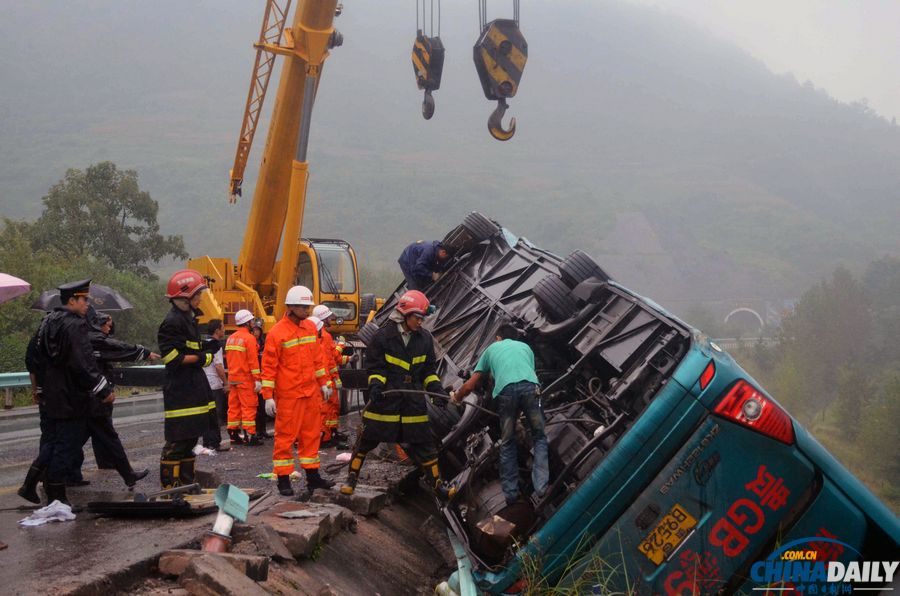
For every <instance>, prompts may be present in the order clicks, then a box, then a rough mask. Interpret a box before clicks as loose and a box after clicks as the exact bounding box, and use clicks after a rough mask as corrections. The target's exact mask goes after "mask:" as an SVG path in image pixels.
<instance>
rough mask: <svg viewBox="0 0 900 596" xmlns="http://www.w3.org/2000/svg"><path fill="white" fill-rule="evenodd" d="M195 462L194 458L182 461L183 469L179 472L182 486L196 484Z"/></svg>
mask: <svg viewBox="0 0 900 596" xmlns="http://www.w3.org/2000/svg"><path fill="white" fill-rule="evenodd" d="M194 460H195V458H193V457H192V458H190V459H183V460H181V467H180V468H179V470H178V480H179V483H180V484H181V486H187V485H188V484H193V483H194Z"/></svg>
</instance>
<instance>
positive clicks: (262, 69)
mask: <svg viewBox="0 0 900 596" xmlns="http://www.w3.org/2000/svg"><path fill="white" fill-rule="evenodd" d="M290 9H291V0H282V1H279V0H268V2H266V10H265V13H264V14H263V23H262V28H261V29H260V32H259V43H257V44H255V46H256V61H255V62H254V64H253V74H252V75H251V77H250V90H249V91H248V93H247V104H246V106H245V108H244V120H243V122H242V123H241V135H240V137H238V146H237V152H236V153H235V156H234V166H233V167H232V168H231V171H230V172H229V176H230V178H231V181H230V183H229V188H228V190H229V202H231V203H235V202H237V198H238V197H239V196H241V186H242V184H243V182H244V169H245V168H246V167H247V158H248V157H249V155H250V147H251V146H252V145H253V136H254V135H255V134H256V125H257V123H258V122H259V115H260V113H261V112H262V108H263V103H264V102H265V99H266V90H267V89H268V87H269V78H270V77H271V76H272V69H273V68H274V66H275V54H274V53H272V52H269V51H268V50H266V48H265V47H264V46H265V44H278V43H279V42H280V41H281V36H282V34H283V33H284V25H285V22H286V21H287V14H288V12H289V11H290Z"/></svg>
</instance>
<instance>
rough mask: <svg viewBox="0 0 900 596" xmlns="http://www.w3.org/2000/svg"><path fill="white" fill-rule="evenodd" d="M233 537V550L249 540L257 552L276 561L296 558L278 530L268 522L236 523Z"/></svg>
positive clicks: (232, 532) (232, 531) (238, 548)
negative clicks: (247, 524) (249, 524)
mask: <svg viewBox="0 0 900 596" xmlns="http://www.w3.org/2000/svg"><path fill="white" fill-rule="evenodd" d="M231 537H232V539H233V540H234V549H233V550H234V551H236V552H237V551H238V550H240V549H241V548H242V547H243V546H244V545H245V544H247V543H248V542H249V543H251V544H252V546H253V547H255V551H256V552H258V553H259V554H261V555H263V556H266V557H271V558H272V559H275V560H276V561H291V560H293V558H294V557H293V555H292V554H291V551H289V550H288V548H287V546H285V544H284V540H282V539H281V536H280V535H279V534H278V532H276V531H275V529H274V528H273V527H272V526H270V525H269V524H267V523H264V522H259V523H255V524H254V525H252V526H246V525H243V524H240V525H235V526H234V528H232V530H231Z"/></svg>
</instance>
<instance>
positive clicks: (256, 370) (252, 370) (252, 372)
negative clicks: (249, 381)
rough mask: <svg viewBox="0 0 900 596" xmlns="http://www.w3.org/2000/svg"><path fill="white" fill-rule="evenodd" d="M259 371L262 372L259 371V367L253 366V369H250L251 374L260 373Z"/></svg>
mask: <svg viewBox="0 0 900 596" xmlns="http://www.w3.org/2000/svg"><path fill="white" fill-rule="evenodd" d="M259 372H260V371H259V369H258V368H251V369H250V374H251V375H258V374H259Z"/></svg>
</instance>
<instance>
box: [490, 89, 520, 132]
mask: <svg viewBox="0 0 900 596" xmlns="http://www.w3.org/2000/svg"><path fill="white" fill-rule="evenodd" d="M507 108H509V106H508V105H506V98H505V97H503V98H500V99H499V100H498V101H497V109H495V110H494V111H493V112H492V113H491V116H490V117H489V118H488V131H490V133H491V136H492V137H494V138H495V139H497V140H498V141H508V140H510V139H511V138H513V135H514V134H516V119H515V118H514V117H513V118H510V119H509V128H508V129H505V128H503V122H502V120H503V116H504V115H505V114H506V110H507Z"/></svg>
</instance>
